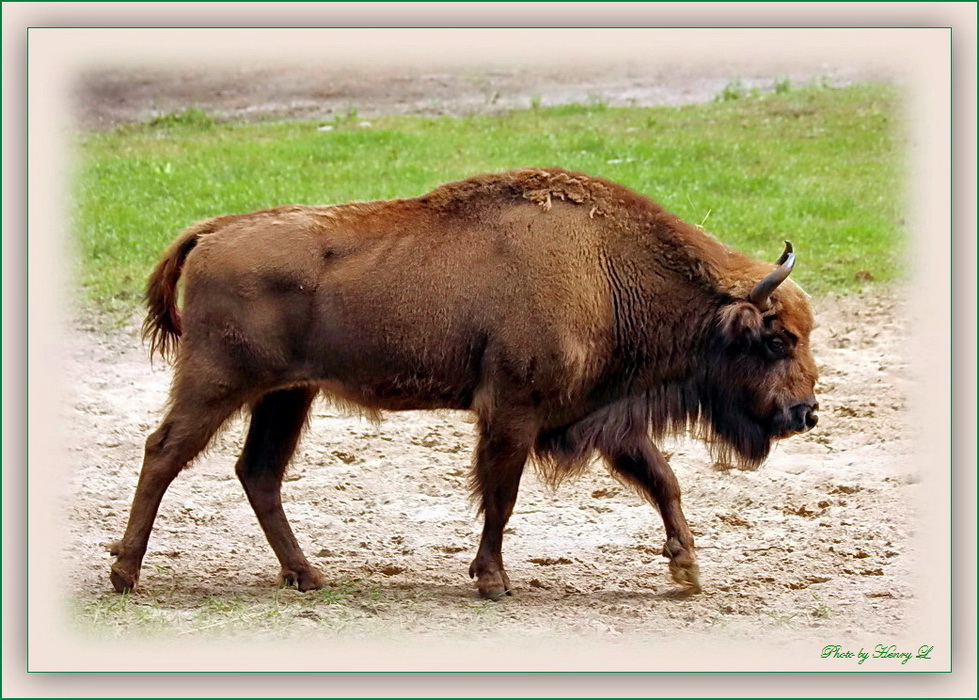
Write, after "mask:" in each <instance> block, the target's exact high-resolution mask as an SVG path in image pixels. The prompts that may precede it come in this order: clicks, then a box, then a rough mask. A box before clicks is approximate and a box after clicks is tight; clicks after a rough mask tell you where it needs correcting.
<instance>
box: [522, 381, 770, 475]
mask: <svg viewBox="0 0 979 700" xmlns="http://www.w3.org/2000/svg"><path fill="white" fill-rule="evenodd" d="M749 400H750V397H749V396H745V395H740V394H739V392H737V391H734V390H730V389H728V390H711V389H708V388H705V387H704V385H703V384H702V383H701V382H699V381H696V380H690V381H686V382H677V383H673V384H667V385H662V386H659V387H656V388H655V389H650V390H646V391H644V392H643V393H641V394H637V395H634V396H630V397H627V398H624V399H622V400H620V401H617V402H615V403H613V404H610V405H608V406H605V407H603V408H600V409H598V410H596V411H595V412H593V413H591V414H589V415H588V416H586V417H585V418H583V419H581V420H578V421H576V422H574V423H571V424H569V425H565V426H560V427H555V428H552V429H550V430H547V431H545V432H543V433H541V434H540V435H539V436H538V438H537V444H536V445H535V449H534V457H535V461H536V463H537V467H538V468H539V470H540V472H541V475H542V476H543V477H544V478H545V479H546V480H547V481H549V482H552V483H557V482H559V481H560V480H562V479H564V478H566V477H567V476H570V475H573V474H576V473H578V472H580V471H581V470H583V469H584V468H585V467H586V466H587V464H588V462H589V460H590V459H591V458H592V456H593V455H594V454H595V452H596V451H598V452H600V453H602V452H604V453H606V454H608V453H615V452H616V450H619V449H621V447H622V445H623V444H624V443H625V442H626V441H627V440H628V439H629V436H630V435H634V434H649V435H650V436H651V437H652V438H654V439H661V438H664V437H667V436H669V435H679V434H684V433H686V432H687V431H691V432H693V433H694V434H696V435H697V437H699V438H701V439H703V440H704V441H705V442H706V443H707V444H708V447H709V448H710V451H711V454H712V456H713V457H714V459H715V460H717V462H719V463H721V464H730V465H737V466H738V467H740V468H742V469H757V468H758V466H759V465H761V463H762V462H764V461H765V458H766V457H768V453H769V450H770V449H771V441H772V434H771V426H770V425H769V422H766V421H764V420H760V419H757V418H755V417H753V416H751V415H749V414H748V413H746V412H745V409H744V407H745V406H746V405H750V404H749V403H748V401H749Z"/></svg>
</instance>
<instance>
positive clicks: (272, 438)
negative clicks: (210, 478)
mask: <svg viewBox="0 0 979 700" xmlns="http://www.w3.org/2000/svg"><path fill="white" fill-rule="evenodd" d="M315 395H316V391H315V389H311V388H308V387H296V388H291V389H281V390H278V391H273V392H270V393H268V394H266V395H265V396H263V397H262V398H261V399H260V400H259V401H258V402H257V403H255V405H254V406H253V408H252V420H251V425H250V426H249V429H248V438H247V439H246V440H245V448H244V450H243V451H242V453H241V457H239V459H238V464H237V466H236V468H235V472H236V473H237V474H238V479H239V480H240V481H241V485H242V486H243V487H244V489H245V494H246V495H247V496H248V501H249V503H251V506H252V509H253V510H254V511H255V515H256V516H257V517H258V522H259V524H260V525H261V526H262V530H263V531H264V532H265V537H266V538H267V539H268V541H269V544H270V545H272V550H273V551H274V552H275V556H276V557H277V558H278V560H279V564H280V565H281V567H282V570H281V574H280V582H281V583H282V584H284V585H287V586H296V587H297V588H298V589H299V590H301V591H308V590H313V589H317V588H322V586H323V577H322V575H321V574H320V573H319V571H317V570H316V568H315V567H313V565H312V564H310V563H309V561H307V559H306V556H305V555H304V554H303V552H302V549H301V548H300V547H299V543H298V542H297V541H296V537H295V535H294V534H293V532H292V528H291V527H290V526H289V521H288V520H287V519H286V514H285V512H284V511H283V510H282V498H281V487H282V476H283V474H284V473H285V469H286V466H287V465H288V464H289V460H290V459H292V455H293V453H294V452H295V451H296V445H297V444H298V443H299V436H300V435H301V433H302V431H303V427H304V426H305V424H306V417H307V415H308V413H309V407H310V404H311V403H312V400H313V397H314V396H315Z"/></svg>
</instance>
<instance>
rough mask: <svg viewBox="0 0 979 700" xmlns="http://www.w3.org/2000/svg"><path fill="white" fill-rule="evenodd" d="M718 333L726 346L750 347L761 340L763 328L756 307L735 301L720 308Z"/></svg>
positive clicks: (748, 303)
mask: <svg viewBox="0 0 979 700" xmlns="http://www.w3.org/2000/svg"><path fill="white" fill-rule="evenodd" d="M718 316H719V318H718V324H717V325H718V331H719V332H720V334H721V338H722V339H723V340H724V344H725V345H728V346H744V345H750V344H751V343H754V342H756V341H758V340H759V339H760V338H761V331H762V328H763V326H764V324H763V322H762V319H761V312H760V311H759V310H758V307H757V306H755V305H754V304H753V303H751V302H749V301H735V302H731V303H730V304H727V305H725V306H723V307H721V310H720V312H719V314H718Z"/></svg>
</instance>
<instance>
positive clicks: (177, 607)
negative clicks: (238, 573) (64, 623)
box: [70, 581, 383, 637]
mask: <svg viewBox="0 0 979 700" xmlns="http://www.w3.org/2000/svg"><path fill="white" fill-rule="evenodd" d="M382 599H383V593H382V591H381V590H380V589H379V588H377V587H375V586H370V585H368V584H366V583H365V582H363V581H341V582H339V583H335V584H332V585H329V586H327V587H325V588H323V589H322V590H320V591H316V592H312V593H300V592H299V591H296V590H295V589H288V588H281V589H276V590H271V591H265V590H263V591H261V592H259V593H257V594H255V595H249V594H247V593H232V594H227V593H225V594H213V595H204V596H201V595H200V593H199V592H198V591H197V590H196V589H195V590H192V591H191V590H181V589H179V587H174V586H170V585H165V586H164V587H163V588H162V589H161V588H159V587H157V588H151V589H148V590H146V591H142V592H140V593H138V594H135V595H132V594H128V593H127V594H122V595H117V594H114V593H113V594H105V595H102V596H98V597H96V598H93V599H87V600H75V601H72V603H71V606H70V619H71V620H72V622H73V623H74V626H75V627H76V628H77V629H79V630H80V631H83V632H86V633H89V634H94V635H96V636H101V637H126V636H130V635H132V634H133V633H138V634H140V635H142V636H157V635H171V636H172V635H173V634H179V635H224V634H229V633H233V632H237V631H261V630H265V631H285V630H289V629H292V628H295V627H296V626H297V624H299V623H300V622H301V623H302V624H303V625H305V626H307V627H308V626H309V625H310V624H314V625H323V626H325V627H327V628H329V629H330V631H331V632H336V631H337V630H340V629H342V628H343V627H344V626H347V625H349V624H350V622H351V621H352V620H355V619H358V618H361V617H363V612H362V608H364V607H368V606H371V605H374V604H377V603H378V602H380V601H382Z"/></svg>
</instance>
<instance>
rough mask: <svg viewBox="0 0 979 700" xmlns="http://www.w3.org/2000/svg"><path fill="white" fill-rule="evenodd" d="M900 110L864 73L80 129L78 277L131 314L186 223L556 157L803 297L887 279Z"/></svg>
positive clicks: (377, 194) (180, 118)
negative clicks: (618, 187) (761, 89)
mask: <svg viewBox="0 0 979 700" xmlns="http://www.w3.org/2000/svg"><path fill="white" fill-rule="evenodd" d="M742 88H743V85H742ZM731 89H732V91H733V92H737V91H738V90H739V89H738V88H737V86H736V85H735V86H733V87H732V88H731ZM898 110H899V105H898V94H897V91H896V89H895V88H893V87H891V86H887V85H881V84H869V83H868V84H863V85H856V86H851V87H847V88H827V87H825V86H820V85H816V86H800V87H793V88H792V89H791V90H787V89H783V90H781V91H780V92H779V90H778V88H776V93H765V94H758V95H755V96H752V97H751V99H726V100H719V101H717V102H712V103H708V104H697V105H686V106H682V107H656V108H641V107H623V108H615V107H610V106H609V105H608V104H607V103H606V102H604V101H601V100H593V101H591V102H589V103H587V104H574V105H562V106H555V107H543V106H542V105H541V104H539V103H537V104H534V105H533V106H532V108H530V109H526V110H518V111H510V112H502V113H494V114H485V115H474V116H468V117H463V118H455V117H419V116H390V117H381V118H376V119H372V120H371V125H370V126H369V127H367V126H364V127H361V126H360V124H359V115H358V114H357V112H356V110H355V109H354V108H353V107H351V109H350V110H348V112H347V114H345V115H340V116H338V117H337V118H336V119H335V120H334V126H335V127H336V128H333V129H330V130H321V128H320V127H321V126H322V125H323V122H322V121H319V122H316V121H311V122H285V123H283V122H267V123H247V124H246V123H220V122H216V121H215V120H213V118H211V117H209V116H207V115H206V114H200V113H198V111H195V110H188V111H187V112H181V113H178V114H176V115H167V116H165V117H161V118H159V120H160V121H159V122H158V123H157V124H156V125H155V126H150V125H145V124H144V125H140V126H139V127H126V128H120V129H117V130H114V131H111V132H107V133H92V134H84V135H81V136H79V139H78V145H77V166H76V173H77V174H76V178H75V181H74V188H73V189H74V194H75V198H74V200H75V201H74V209H73V212H72V227H73V234H74V239H75V242H76V250H77V253H78V255H77V258H78V275H79V280H80V284H81V286H82V287H83V293H84V295H85V297H86V298H87V299H88V300H89V301H90V302H94V303H95V304H96V305H97V306H98V307H99V308H100V309H103V310H105V309H109V310H111V309H129V310H130V311H131V310H133V308H134V306H135V304H136V303H137V301H138V300H139V298H140V296H141V294H142V290H143V286H144V284H145V280H146V277H147V275H148V273H149V272H150V270H151V268H152V266H153V265H154V264H155V262H156V260H157V259H158V256H159V255H160V252H161V251H162V250H163V249H164V248H165V247H166V246H167V244H168V243H169V242H170V241H171V240H172V239H173V238H174V236H176V235H177V233H178V232H179V231H180V230H181V229H183V228H184V227H185V226H187V225H189V224H191V223H192V222H194V221H198V220H200V219H204V218H207V217H210V216H215V215H218V214H224V213H232V212H248V211H253V210H255V209H260V208H263V207H270V206H275V205H279V204H287V203H305V204H331V203H338V202H345V201H350V200H368V199H384V198H390V197H409V196H415V195H420V194H422V193H424V192H426V191H428V190H429V189H431V188H432V187H434V186H436V185H438V184H440V183H442V182H446V181H450V180H455V179H460V178H464V177H467V176H469V175H472V174H475V173H479V172H485V171H499V170H504V169H508V168H515V167H526V166H560V167H565V168H569V169H573V170H583V171H585V172H588V173H591V174H593V175H598V176H603V177H607V178H609V179H611V180H615V181H617V182H621V183H622V184H624V185H627V186H629V187H632V188H633V189H635V190H638V191H639V192H641V193H643V194H645V195H648V196H650V197H651V198H653V199H655V200H657V201H659V202H660V203H662V204H663V205H664V206H665V207H667V208H668V209H670V210H671V211H673V212H675V213H676V214H678V215H679V216H682V217H683V218H685V219H687V220H688V221H691V222H693V223H698V222H699V223H700V224H701V225H702V226H704V227H705V228H707V229H708V230H709V231H710V232H711V233H713V234H714V235H715V236H717V237H718V238H720V239H721V240H723V241H725V242H726V243H729V244H731V245H732V246H734V247H736V248H739V249H741V250H743V251H744V252H745V253H747V254H749V255H752V256H755V257H758V258H761V259H766V260H774V259H775V258H776V257H777V256H778V255H779V253H780V252H781V250H782V241H783V240H784V239H790V240H792V241H793V243H794V244H795V247H796V251H797V253H798V265H797V267H796V271H795V272H794V273H793V278H795V279H796V280H797V281H798V282H800V283H801V284H802V285H803V286H804V287H805V288H806V289H807V291H809V292H810V293H813V294H819V293H822V292H826V291H829V290H838V291H848V290H855V289H857V288H859V287H861V286H863V284H864V282H862V281H861V279H859V278H858V276H857V273H858V272H861V271H866V272H867V273H870V276H871V277H872V279H873V280H875V282H883V283H887V282H888V281H890V280H893V279H895V277H897V276H899V275H900V274H901V273H902V271H903V269H904V262H903V255H904V249H905V247H904V235H903V230H902V225H903V217H904V185H903V154H902V148H903V136H902V133H901V130H900V128H899V126H900V124H899V121H898V118H897V114H898ZM863 278H864V279H866V278H867V275H863Z"/></svg>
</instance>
